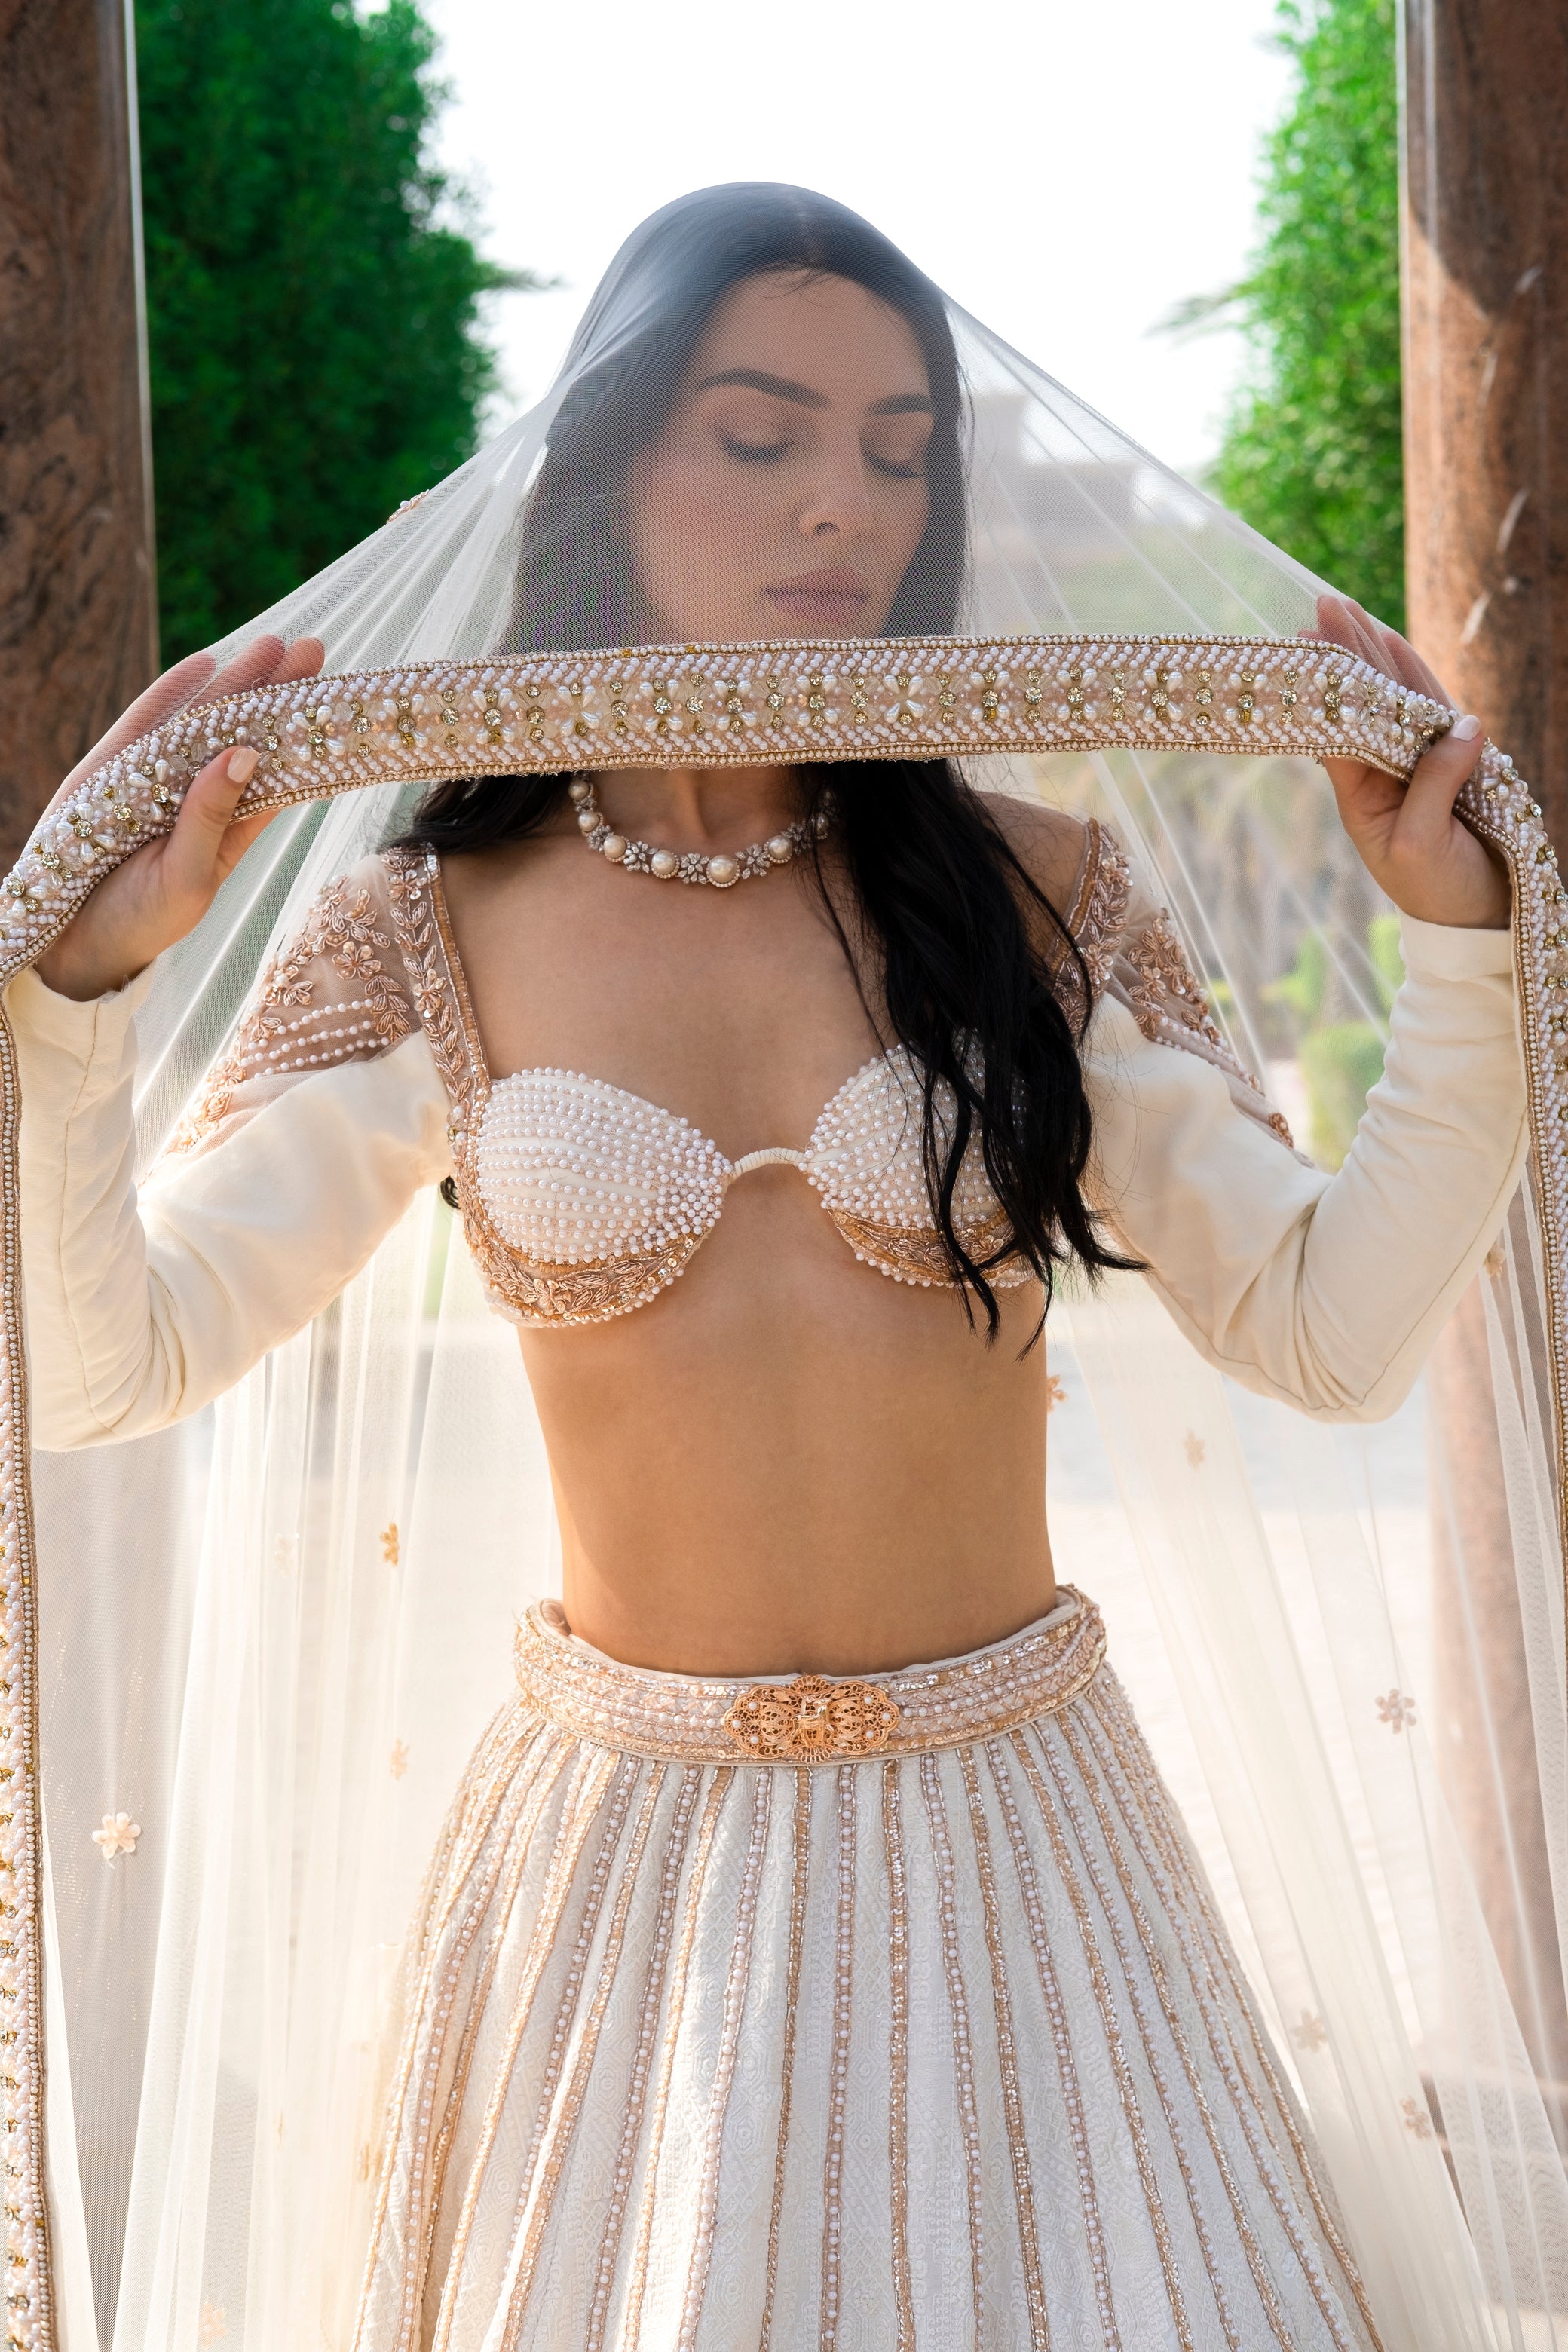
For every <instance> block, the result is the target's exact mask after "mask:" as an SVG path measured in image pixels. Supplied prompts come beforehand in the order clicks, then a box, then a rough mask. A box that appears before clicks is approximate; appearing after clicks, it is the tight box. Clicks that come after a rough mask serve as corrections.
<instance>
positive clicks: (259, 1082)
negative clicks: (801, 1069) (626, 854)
mask: <svg viewBox="0 0 1568 2352" xmlns="http://www.w3.org/2000/svg"><path fill="white" fill-rule="evenodd" d="M1064 920H1065V931H1064V935H1063V938H1062V940H1061V942H1060V944H1059V946H1058V950H1057V951H1056V953H1055V956H1054V959H1053V962H1052V980H1053V982H1054V985H1055V987H1056V989H1057V992H1058V998H1059V1000H1060V1002H1061V1003H1062V1005H1063V1008H1064V1010H1065V1011H1066V1013H1067V1014H1068V1019H1069V1021H1070V1022H1071V1023H1072V1024H1073V1027H1074V1029H1075V1031H1081V1028H1082V1025H1083V1023H1084V1019H1085V1016H1086V1013H1087V1010H1088V1006H1087V1005H1086V1003H1085V995H1086V990H1085V979H1086V976H1087V982H1088V993H1089V997H1090V998H1091V999H1098V998H1099V997H1100V995H1102V994H1110V995H1112V996H1114V997H1116V998H1117V999H1118V1000H1119V1001H1120V1002H1121V1003H1122V1005H1123V1006H1124V1007H1125V1008H1126V1009H1127V1011H1128V1012H1129V1013H1131V1016H1132V1018H1133V1019H1134V1020H1135V1021H1136V1023H1137V1024H1138V1026H1139V1028H1140V1029H1141V1030H1142V1034H1144V1035H1145V1036H1146V1037H1148V1038H1149V1039H1151V1040H1152V1042H1154V1043H1156V1044H1161V1045H1174V1046H1177V1047H1179V1048H1181V1049H1183V1050H1184V1051H1186V1052H1189V1053H1193V1054H1195V1055H1199V1056H1200V1057H1201V1058H1203V1059H1205V1060H1206V1061H1208V1062H1209V1063H1211V1064H1212V1065H1213V1066H1215V1067H1216V1068H1217V1069H1219V1070H1220V1071H1221V1072H1222V1073H1223V1074H1224V1075H1225V1076H1226V1078H1227V1080H1228V1081H1230V1082H1231V1083H1232V1094H1233V1097H1234V1098H1235V1099H1236V1101H1237V1106H1238V1108H1241V1109H1243V1110H1246V1111H1247V1112H1249V1113H1251V1114H1252V1115H1253V1116H1254V1117H1256V1118H1258V1119H1259V1120H1260V1121H1262V1122H1263V1123H1265V1124H1267V1125H1268V1126H1269V1127H1271V1128H1272V1129H1274V1131H1275V1132H1276V1133H1277V1134H1279V1136H1280V1137H1281V1138H1282V1139H1283V1140H1284V1141H1286V1142H1289V1134H1288V1133H1287V1131H1286V1129H1285V1126H1284V1121H1283V1120H1282V1119H1281V1118H1279V1114H1278V1113H1277V1112H1273V1111H1271V1109H1270V1108H1269V1106H1268V1103H1267V1102H1266V1101H1265V1099H1264V1097H1263V1096H1262V1094H1261V1092H1260V1090H1259V1089H1258V1085H1257V1081H1256V1080H1255V1079H1253V1078H1252V1077H1251V1076H1250V1075H1249V1074H1248V1073H1247V1071H1246V1070H1245V1069H1244V1067H1243V1066H1242V1065H1241V1063H1240V1061H1239V1060H1238V1059H1237V1055H1235V1053H1234V1052H1233V1050H1232V1049H1231V1047H1230V1045H1229V1044H1228V1042H1227V1041H1226V1038H1225V1036H1224V1034H1222V1032H1221V1030H1220V1029H1219V1027H1218V1025H1217V1024H1216V1023H1215V1020H1214V1018H1213V1015H1212V1013H1210V1011H1209V1006H1208V1003H1207V999H1206V998H1205V994H1204V991H1203V989H1202V987H1201V985H1200V983H1199V982H1198V981H1197V980H1196V979H1195V977H1194V973H1193V971H1192V969H1191V967H1190V965H1189V964H1188V962H1187V960H1186V957H1185V955H1184V952H1183V950H1182V947H1181V944H1180V941H1179V940H1178V938H1177V935H1176V932H1175V929H1174V928H1173V925H1172V922H1171V920H1170V918H1169V916H1168V915H1167V914H1166V913H1165V912H1164V910H1163V908H1158V907H1157V906H1155V905H1154V904H1153V903H1152V901H1150V900H1148V899H1147V898H1142V897H1140V896H1139V894H1138V893H1137V892H1136V891H1135V889H1134V887H1133V884H1132V880H1131V875H1130V872H1129V868H1128V866H1127V861H1126V859H1125V858H1124V857H1123V856H1122V855H1121V851H1120V849H1119V848H1118V847H1117V845H1116V844H1115V842H1114V840H1113V839H1112V838H1111V836H1110V835H1109V834H1107V833H1106V832H1105V831H1104V829H1103V828H1102V827H1101V826H1100V825H1099V824H1095V823H1094V822H1093V821H1092V820H1090V821H1089V823H1088V824H1086V825H1085V828H1084V853H1083V860H1082V866H1081V869H1080V872H1079V877H1078V881H1077V884H1076V886H1075V888H1074V891H1073V895H1072V900H1071V903H1070V905H1069V906H1068V908H1067V909H1066V910H1065V918H1064ZM1069 937H1070V939H1071V940H1072V941H1073V942H1074V943H1075V944H1076V946H1077V949H1078V955H1077V956H1075V955H1074V954H1073V953H1072V952H1071V950H1070V949H1069V947H1068V938H1069ZM1079 958H1081V959H1082V961H1081V966H1080V963H1079ZM421 1028H422V1029H423V1032H424V1034H425V1037H426V1042H427V1043H428V1045H429V1048H430V1053H431V1055H432V1058H433V1059H434V1061H435V1064H436V1067H437V1072H438V1074H439V1076H440V1078H441V1082H442V1085H443V1087H445V1089H446V1093H447V1100H448V1104H449V1106H450V1116H449V1122H448V1130H447V1132H448V1139H449V1142H450V1146H451V1152H452V1163H453V1171H454V1177H455V1181H456V1185H457V1192H458V1203H459V1206H460V1208H461V1211H462V1214H463V1222H464V1227H465V1231H466V1233H467V1235H468V1243H469V1245H470V1247H471V1249H472V1251H473V1253H474V1256H475V1258H476V1261H477V1262H478V1265H479V1270H480V1273H481V1276H482V1277H483V1279H484V1281H485V1283H486V1286H487V1288H488V1289H489V1294H490V1297H491V1298H492V1300H493V1301H494V1303H495V1304H496V1306H497V1307H499V1308H500V1310H501V1311H502V1312H503V1313H504V1314H506V1315H508V1316H509V1317H510V1318H512V1319H513V1320H515V1321H517V1322H520V1323H523V1324H526V1325H530V1326H550V1325H574V1324H582V1323H598V1322H604V1321H606V1320H607V1319H608V1318H611V1317H612V1316H616V1315H627V1314H631V1313H632V1312H634V1311H635V1310H636V1309H637V1307H646V1306H647V1305H648V1304H649V1303H650V1302H651V1301H652V1300H653V1299H655V1298H657V1297H658V1294H659V1292H660V1291H661V1290H664V1289H667V1288H668V1286H669V1285H670V1284H671V1283H672V1282H674V1281H675V1280H676V1279H677V1278H678V1277H679V1275H681V1274H682V1273H683V1272H684V1270H685V1268H686V1266H687V1265H689V1262H690V1260H691V1258H692V1256H693V1255H695V1253H696V1252H697V1250H699V1249H700V1247H701V1245H702V1244H703V1242H704V1241H705V1240H706V1239H707V1237H708V1235H709V1234H710V1233H711V1232H712V1230H713V1228H714V1226H715V1225H716V1224H717V1223H718V1222H719V1219H720V1216H721V1213H722V1211H723V1205H724V1199H725V1195H726V1193H727V1192H728V1191H729V1188H730V1186H731V1184H732V1183H734V1182H736V1181H738V1180H739V1179H740V1178H742V1177H743V1176H746V1175H748V1174H750V1173H751V1172H752V1171H753V1170H754V1169H757V1168H762V1167H769V1166H780V1165H783V1166H789V1167H793V1168H795V1169H797V1170H798V1171H800V1173H801V1174H802V1175H804V1176H805V1180H806V1181H807V1182H808V1183H809V1184H811V1185H812V1186H813V1187H814V1189H815V1190H816V1193H817V1196H818V1198H819V1200H820V1202H821V1204H822V1207H823V1208H824V1210H825V1211H826V1213H827V1215H828V1216H829V1217H830V1218H831V1219H832V1220H833V1223H834V1224H835V1225H836V1226H837V1229H838V1231H839V1233H840V1234H842V1236H843V1238H844V1240H845V1241H846V1242H847V1244H848V1245H849V1246H850V1248H851V1249H853V1251H854V1252H855V1255H856V1256H857V1257H858V1259H860V1260H861V1262H862V1263H863V1264H865V1265H870V1266H874V1267H876V1268H877V1269H878V1271H879V1272H880V1273H882V1274H885V1275H888V1276H890V1277H891V1278H892V1279H893V1280H894V1281H897V1282H906V1283H911V1284H915V1285H918V1286H922V1287H927V1288H931V1287H939V1286H948V1285H951V1283H952V1265H951V1262H950V1259H949V1256H948V1253H947V1250H946V1247H945V1245H944V1244H943V1242H942V1235H941V1234H940V1232H939V1231H938V1230H937V1227H936V1225H935V1223H934V1222H933V1220H932V1217H931V1206H930V1199H929V1194H928V1192H927V1186H926V1176H925V1167H924V1157H923V1152H922V1150H921V1129H922V1089H921V1077H920V1073H919V1070H918V1068H917V1066H916V1065H915V1063H914V1061H913V1059H912V1057H911V1056H910V1054H909V1053H908V1051H907V1049H906V1048H904V1047H903V1046H901V1045H899V1046H895V1047H893V1048H892V1049H891V1051H889V1052H887V1053H883V1054H879V1055H874V1056H873V1057H872V1059H871V1060H869V1061H868V1062H867V1063H866V1064H865V1066H863V1067H862V1068H861V1069H859V1070H857V1071H856V1072H855V1073H854V1075H853V1076H851V1077H849V1078H847V1079H846V1081H845V1083H844V1084H843V1086H841V1087H839V1088H838V1090H837V1093H836V1094H835V1095H834V1096H833V1097H832V1098H831V1100H830V1101H829V1102H828V1103H826V1105H825V1107H824V1108H823V1110H822V1112H821V1114H820V1116H819V1117H818V1118H817V1121H816V1127H815V1128H814V1129H813V1130H812V1134H811V1137H810V1139H809V1140H808V1142H807V1144H806V1147H805V1150H792V1149H786V1148H784V1147H783V1146H775V1147H772V1148H770V1149H767V1150H761V1151H753V1152H749V1153H747V1154H746V1155H745V1157H744V1158H742V1159H740V1160H729V1159H728V1158H727V1157H726V1156H725V1154H724V1153H723V1152H722V1151H721V1150H720V1149H719V1147H718V1145H717V1144H716V1143H714V1142H713V1141H712V1139H711V1138H710V1137H708V1136H705V1135H703V1134H702V1133H701V1132H700V1130H699V1129H697V1128H695V1127H693V1126H692V1125H691V1124H690V1122H689V1121H688V1120H686V1119H684V1118H679V1117H678V1116H677V1114H676V1113H675V1112H673V1111H669V1110H667V1109H665V1108H662V1107H661V1106H660V1105H659V1104H658V1103H652V1102H649V1101H647V1100H646V1099H645V1098H644V1097H642V1096H640V1095H635V1094H632V1093H629V1092H628V1091H627V1090H626V1088H624V1087H616V1086H612V1085H609V1084H608V1083H606V1082H605V1080H603V1079H599V1078H592V1077H587V1076H583V1075H582V1074H581V1073H579V1072H576V1071H572V1070H558V1069H530V1070H520V1071H516V1072H514V1073H512V1074H511V1075H510V1076H507V1077H502V1078H492V1077H491V1076H490V1075H489V1070H488V1069H487V1067H486V1065H485V1059H484V1055H483V1051H482V1048H481V1045H480V1041H479V1028H478V1024H477V1023H476V1021H475V1018H474V1012H473V1006H472V1004H471V1003H470V1001H469V998H468V988H467V983H466V982H465V980H464V976H463V971H462V966H461V962H460V961H459V958H458V951H457V946H456V942H455V940H454V939H453V936H452V931H451V927H450V924H449V922H448V919H447V909H446V903H445V899H444V897H443V894H442V889H441V879H440V873H439V867H438V864H437V861H436V860H435V859H434V858H433V857H428V856H425V855H423V854H421V853H417V852H412V851H408V850H404V849H390V850H387V851H386V852H384V855H383V856H381V857H380V858H379V859H376V860H374V861H372V862H371V863H370V864H369V865H367V866H362V867H359V868H357V869H356V870H355V872H354V873H353V874H352V875H350V876H347V877H340V878H339V879H338V880H336V881H334V882H331V883H330V884H329V885H328V886H327V887H326V889H324V890H323V891H322V892H321V896H320V897H319V898H317V900H316V901H315V903H314V905H313V906H312V907H311V908H310V912H309V913H308V915H307V917H306V919H305V921H304V923H303V924H302V925H301V927H300V930H299V932H298V933H297V934H296V936H295V937H294V939H293V940H291V941H290V942H289V945H288V946H287V947H286V948H285V949H284V950H282V952H281V953H280V954H279V956H277V957H276V958H275V959H274V961H273V962H272V963H271V965H269V967H268V971H267V973H266V975H265V978H264V980H263V982H262V985H261V987H260V989H259V991H258V995H257V997H256V1000H255V1002H254V1003H253V1004H252V1006H251V1008H250V1010H249V1011H248V1013H247V1014H246V1016H245V1018H244V1020H243V1021H242V1022H241V1024H240V1026H239V1028H238V1030H237V1033H236V1035H235V1038H234V1042H233V1045H232V1046H231V1048H230V1050H229V1052H228V1053H227V1054H226V1055H224V1057H223V1058H222V1060H221V1061H220V1062H219V1063H218V1064H217V1066H216V1067H215V1069H214V1071H213V1072H212V1075H211V1076H210V1078H209V1080H208V1082H207V1085H206V1087H205V1090H204V1092H203V1094H202V1097H201V1099H200V1102H199V1104H198V1106H197V1108H196V1110H195V1113H194V1114H193V1115H192V1117H191V1118H189V1119H187V1120H186V1122H185V1124H184V1126H183V1127H182V1129H180V1131H179V1133H178V1135H177V1136H176V1137H175V1139H174V1146H173V1148H174V1149H175V1150H199V1149H201V1148H203V1146H204V1145H205V1143H206V1142H207V1141H208V1140H209V1139H211V1138H212V1137H213V1135H214V1134H215V1133H216V1130H217V1129H220V1128H222V1126H223V1125H224V1123H225V1122H226V1120H227V1119H229V1118H230V1117H231V1116H236V1117H237V1116H242V1115H244V1114H245V1113H246V1112H247V1110H250V1109H254V1108H257V1107H258V1106H259V1105H260V1103H261V1102H263V1101H264V1100H265V1099H266V1098H267V1097H268V1096H269V1095H270V1094H271V1093H273V1092H274V1091H276V1089H277V1088H278V1087H279V1086H281V1085H287V1084H289V1083H294V1082H297V1081H299V1080H300V1079H301V1078H308V1077H310V1076H312V1075H313V1074H315V1073H317V1072H319V1071H325V1070H329V1069H331V1068H334V1067H336V1066H341V1065H342V1064H344V1063H347V1062H363V1061H369V1060H372V1059H374V1057H376V1056H377V1055H382V1054H384V1053H387V1052H389V1051H391V1050H392V1049H393V1048H395V1046H397V1045H401V1044H403V1043H404V1041H405V1039H407V1038H409V1037H411V1036H413V1035H414V1034H416V1029H421ZM935 1108H936V1114H937V1119H938V1124H939V1128H941V1129H945V1130H946V1131H947V1132H951V1126H950V1124H949V1123H950V1122H951V1120H952V1118H953V1116H954V1112H955V1108H956V1106H955V1103H954V1100H953V1097H952V1091H951V1088H949V1087H948V1086H947V1085H946V1083H945V1081H944V1082H942V1084H940V1085H939V1086H938V1087H937V1089H936V1097H935ZM952 1209H953V1220H954V1223H955V1226H956V1229H957V1231H958V1234H959V1236H960V1238H961V1240H962V1241H963V1246H964V1248H965V1250H966V1251H967V1252H968V1254H969V1255H970V1256H971V1258H972V1259H973V1261H974V1262H975V1263H976V1264H977V1265H980V1266H982V1267H983V1268H984V1271H985V1274H986V1276H987V1279H988V1280H989V1281H990V1282H992V1283H993V1284H994V1285H996V1286H998V1287H1002V1288H1007V1287H1012V1286H1016V1285H1018V1284H1021V1283H1025V1282H1027V1281H1028V1280H1029V1279H1030V1278H1031V1269H1030V1267H1029V1265H1028V1264H1027V1262H1026V1260H1025V1259H1023V1258H1022V1257H1020V1256H1018V1255H1015V1254H1012V1253H1011V1251H1010V1248H1009V1244H1010V1238H1011V1237H1010V1234H1009V1231H1008V1226H1007V1221H1006V1217H1005V1213H1004V1212H1003V1211H1002V1210H1001V1208H1000V1207H999V1205H998V1203H997V1202H996V1199H995V1196H994V1193H993V1192H992V1191H991V1188H990V1184H989V1181H988V1180H987V1178H986V1175H985V1169H984V1157H983V1154H982V1151H981V1149H980V1145H979V1142H978V1139H975V1140H973V1141H972V1142H971V1144H970V1147H969V1149H968V1150H967V1151H966V1152H965V1154H964V1158H963V1163H962V1168H961V1171H960V1175H959V1180H958V1183H957V1186H956V1188H955V1191H954V1194H953V1202H952Z"/></svg>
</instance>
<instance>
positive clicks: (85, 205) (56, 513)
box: [0, 0, 157, 865]
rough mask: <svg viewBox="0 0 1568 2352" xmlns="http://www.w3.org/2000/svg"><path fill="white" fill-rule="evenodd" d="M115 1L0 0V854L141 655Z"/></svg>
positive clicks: (150, 602) (17, 839) (136, 671)
mask: <svg viewBox="0 0 1568 2352" xmlns="http://www.w3.org/2000/svg"><path fill="white" fill-rule="evenodd" d="M127 79H128V77H127V58H126V37H125V22H124V12H123V7H122V5H121V0H0V865H9V864H10V862H11V859H12V857H13V856H15V855H16V850H17V848H18V847H19V846H20V845H21V843H22V841H23V840H24V839H25V837H26V834H27V831H28V829H29V827H30V825H31V824H32V822H33V819H34V818H35V816H36V815H37V813H38V811H39V810H40V809H41V808H42V806H43V804H44V803H45V802H46V801H47V798H48V796H49V794H50V793H52V792H53V790H54V788H55V786H56V784H57V783H58V782H59V779H60V778H61V776H62V775H64V773H65V772H66V771H67V770H68V768H69V767H71V766H72V765H73V763H74V762H75V761H77V760H78V759H79V758H80V756H81V754H82V752H83V751H86V750H87V749H88V747H89V744H90V743H92V741H93V740H95V738H96V737H97V736H98V735H100V733H101V732H102V730H103V729H104V727H105V726H106V725H107V723H108V721H109V720H110V719H111V718H112V717H113V716H114V715H115V713H116V712H117V711H118V710H120V709H121V708H122V707H123V705H124V704H125V703H126V702H127V701H128V700H129V699H130V698H131V697H132V695H133V694H134V693H136V692H137V691H138V690H139V688H142V686H144V685H145V684H146V682H147V680H148V678H149V677H150V676H151V675H152V673H153V669H154V668H155V667H156V656H157V636H156V619H155V609H156V608H155V603H154V596H153V537H152V496H151V492H152V484H151V475H150V460H149V457H148V453H147V440H146V425H145V403H144V397H143V392H142V375H143V371H142V356H141V348H140V344H141V338H140V335H139V321H138V311H139V302H138V294H137V272H136V233H135V207H134V195H133V188H134V165H133V150H132V132H131V110H130V106H129V102H128V89H127Z"/></svg>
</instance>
